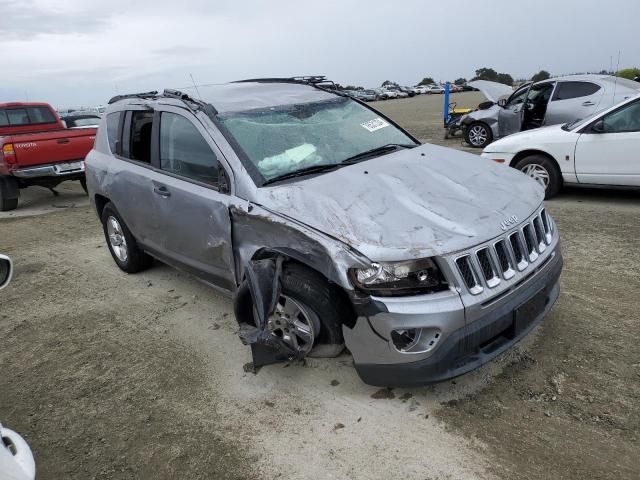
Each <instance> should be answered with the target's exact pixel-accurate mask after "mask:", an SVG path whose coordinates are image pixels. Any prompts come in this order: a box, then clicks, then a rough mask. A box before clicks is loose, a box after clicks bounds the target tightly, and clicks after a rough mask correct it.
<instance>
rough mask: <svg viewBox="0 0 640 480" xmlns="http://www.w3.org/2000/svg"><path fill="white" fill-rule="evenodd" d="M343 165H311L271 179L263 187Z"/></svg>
mask: <svg viewBox="0 0 640 480" xmlns="http://www.w3.org/2000/svg"><path fill="white" fill-rule="evenodd" d="M341 166H342V165H341V164H339V163H337V164H336V163H325V164H322V165H311V166H310V167H305V168H301V169H300V170H294V171H293V172H288V173H283V174H282V175H278V176H276V177H272V178H269V179H267V180H265V181H264V183H263V184H262V186H265V185H269V184H271V183H274V182H279V181H280V180H286V179H287V178H295V177H302V176H304V175H311V174H312V173H322V172H328V171H331V170H335V169H337V168H340V167H341Z"/></svg>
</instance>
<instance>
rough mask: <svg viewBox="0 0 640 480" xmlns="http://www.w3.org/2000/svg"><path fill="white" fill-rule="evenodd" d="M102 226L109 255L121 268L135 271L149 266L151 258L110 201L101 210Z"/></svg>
mask: <svg viewBox="0 0 640 480" xmlns="http://www.w3.org/2000/svg"><path fill="white" fill-rule="evenodd" d="M102 227H103V229H104V237H105V239H106V240H107V245H108V246H109V251H110V252H111V256H112V257H113V260H114V261H115V262H116V264H117V265H118V267H120V269H121V270H123V271H125V272H127V273H137V272H140V271H142V270H145V269H147V268H149V266H150V265H151V263H152V262H153V259H152V258H151V257H150V256H149V255H147V254H146V253H145V252H144V251H143V250H142V249H141V248H140V247H139V246H138V243H137V242H136V239H135V238H134V237H133V235H132V234H131V232H130V231H129V229H128V228H127V225H126V224H125V223H124V221H123V220H122V218H121V217H120V214H119V213H118V212H117V211H116V209H115V207H114V206H113V204H112V203H107V204H106V205H105V207H104V210H102Z"/></svg>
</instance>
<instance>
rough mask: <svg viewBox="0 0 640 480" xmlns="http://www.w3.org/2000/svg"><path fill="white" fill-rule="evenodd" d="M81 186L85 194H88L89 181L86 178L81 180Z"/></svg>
mask: <svg viewBox="0 0 640 480" xmlns="http://www.w3.org/2000/svg"><path fill="white" fill-rule="evenodd" d="M80 185H82V189H83V190H84V193H86V194H88V193H89V190H87V179H86V178H81V179H80Z"/></svg>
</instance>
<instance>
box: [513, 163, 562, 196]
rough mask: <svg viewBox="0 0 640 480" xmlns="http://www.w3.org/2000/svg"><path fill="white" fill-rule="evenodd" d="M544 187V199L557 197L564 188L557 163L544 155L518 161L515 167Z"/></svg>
mask: <svg viewBox="0 0 640 480" xmlns="http://www.w3.org/2000/svg"><path fill="white" fill-rule="evenodd" d="M514 168H517V169H518V170H520V171H521V172H522V173H524V174H525V175H528V176H530V177H531V178H533V179H534V180H536V181H537V182H538V183H539V184H540V185H542V186H543V187H544V198H545V200H549V199H550V198H553V197H555V196H556V195H557V194H558V192H560V189H561V188H562V174H561V173H560V169H559V168H558V165H557V164H556V162H554V161H553V160H551V159H550V158H549V157H545V156H544V155H529V156H526V157H524V158H522V159H521V160H518V161H517V162H516V164H515V166H514Z"/></svg>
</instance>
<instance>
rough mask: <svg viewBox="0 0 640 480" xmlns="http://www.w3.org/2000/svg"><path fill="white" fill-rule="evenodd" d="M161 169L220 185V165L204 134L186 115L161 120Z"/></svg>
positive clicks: (163, 114)
mask: <svg viewBox="0 0 640 480" xmlns="http://www.w3.org/2000/svg"><path fill="white" fill-rule="evenodd" d="M160 168H161V169H162V170H165V171H167V172H171V173H175V174H177V175H181V176H184V177H187V178H191V179H194V180H199V181H201V182H205V183H209V184H211V185H216V186H217V185H218V176H219V174H220V163H219V162H218V159H217V158H216V155H215V153H213V151H212V150H211V147H209V144H208V143H207V142H206V140H205V139H204V137H203V136H202V134H201V133H200V132H199V131H198V129H197V128H196V127H195V125H194V124H193V123H191V122H190V121H189V120H188V119H187V118H185V117H183V116H182V115H177V114H175V113H169V112H165V113H162V116H161V117H160Z"/></svg>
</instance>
